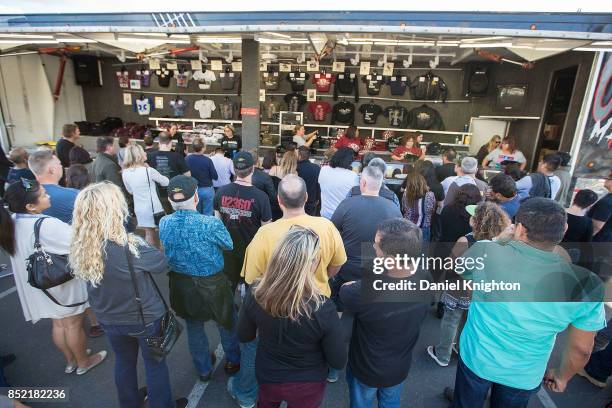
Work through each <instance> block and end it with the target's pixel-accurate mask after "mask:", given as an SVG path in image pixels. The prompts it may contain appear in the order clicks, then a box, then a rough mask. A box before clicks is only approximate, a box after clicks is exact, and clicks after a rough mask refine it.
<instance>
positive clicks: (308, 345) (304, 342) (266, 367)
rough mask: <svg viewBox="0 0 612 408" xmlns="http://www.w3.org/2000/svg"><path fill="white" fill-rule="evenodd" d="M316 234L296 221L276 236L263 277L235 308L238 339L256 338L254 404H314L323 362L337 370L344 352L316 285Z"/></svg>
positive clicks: (334, 317)
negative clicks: (279, 235)
mask: <svg viewBox="0 0 612 408" xmlns="http://www.w3.org/2000/svg"><path fill="white" fill-rule="evenodd" d="M319 261H320V244H319V237H318V235H317V234H316V233H315V232H314V231H312V230H311V229H308V228H304V227H301V226H298V225H295V226H293V227H291V229H290V230H289V231H288V232H287V234H285V236H284V237H282V240H281V241H280V243H279V244H278V246H277V247H276V248H275V250H274V252H273V254H272V257H271V261H270V263H269V264H268V268H267V270H266V272H265V273H264V275H263V277H262V278H261V279H260V280H259V281H256V282H255V283H254V285H253V287H252V288H253V289H252V293H248V294H247V297H246V299H245V303H244V305H243V307H242V309H241V311H240V318H239V322H238V337H239V338H240V341H241V342H245V343H247V342H250V341H253V340H254V339H255V337H256V336H258V337H259V343H258V345H257V359H256V365H255V370H256V376H257V382H258V384H259V393H258V396H257V398H258V401H257V405H258V406H261V407H269V406H278V405H279V404H280V403H281V402H282V401H286V402H287V405H288V406H290V407H291V406H293V405H294V404H295V403H297V402H299V406H301V407H304V408H306V407H312V408H314V407H318V406H320V404H321V401H322V400H323V395H324V392H325V383H326V381H325V379H326V377H327V371H328V366H329V367H332V368H334V369H341V368H342V367H343V366H344V364H345V363H346V350H345V348H344V344H343V336H342V331H341V328H340V321H339V319H338V314H337V313H336V307H335V306H334V303H333V302H332V301H331V300H330V299H329V298H327V297H325V296H324V295H323V294H322V293H321V291H320V289H319V288H318V286H317V283H316V280H315V271H316V269H317V267H318V265H319Z"/></svg>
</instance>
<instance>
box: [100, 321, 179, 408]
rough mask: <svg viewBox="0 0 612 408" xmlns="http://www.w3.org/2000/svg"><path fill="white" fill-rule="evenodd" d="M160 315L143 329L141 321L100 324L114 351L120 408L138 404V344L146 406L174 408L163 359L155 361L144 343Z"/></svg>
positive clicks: (155, 326) (157, 327) (137, 407)
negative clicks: (145, 382) (145, 387)
mask: <svg viewBox="0 0 612 408" xmlns="http://www.w3.org/2000/svg"><path fill="white" fill-rule="evenodd" d="M160 325H161V319H159V320H156V321H155V322H152V323H150V324H148V325H147V328H146V331H145V333H143V334H140V332H141V331H142V325H140V324H136V325H108V324H102V328H103V329H104V332H105V333H106V336H107V337H108V341H109V343H110V345H111V347H112V348H113V351H114V352H115V386H116V387H117V394H118V395H119V406H120V407H121V408H140V406H141V404H142V394H140V393H139V392H138V376H137V370H136V363H137V362H138V348H139V347H140V349H141V354H142V359H143V360H144V366H145V375H146V378H147V392H148V397H149V398H148V405H147V407H148V408H173V407H174V400H173V398H172V390H171V389H170V375H169V374H168V366H167V365H166V360H162V361H161V362H157V361H156V360H155V359H154V358H153V356H152V355H151V353H150V352H149V349H148V348H147V345H146V344H145V341H144V339H145V337H147V336H151V335H153V334H156V333H158V331H159V329H160Z"/></svg>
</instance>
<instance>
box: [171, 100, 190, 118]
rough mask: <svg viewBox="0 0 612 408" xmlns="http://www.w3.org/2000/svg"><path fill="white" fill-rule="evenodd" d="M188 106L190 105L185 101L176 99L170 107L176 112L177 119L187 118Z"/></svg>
mask: <svg viewBox="0 0 612 408" xmlns="http://www.w3.org/2000/svg"><path fill="white" fill-rule="evenodd" d="M188 104H189V103H188V102H187V101H186V100H183V99H174V100H172V101H170V106H171V107H172V109H173V110H174V116H175V117H177V118H182V117H183V116H185V109H187V105H188Z"/></svg>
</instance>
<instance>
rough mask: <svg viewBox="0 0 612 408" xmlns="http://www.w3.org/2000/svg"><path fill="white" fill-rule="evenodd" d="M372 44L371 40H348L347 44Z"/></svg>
mask: <svg viewBox="0 0 612 408" xmlns="http://www.w3.org/2000/svg"><path fill="white" fill-rule="evenodd" d="M372 44H374V43H373V42H372V41H353V40H349V45H372Z"/></svg>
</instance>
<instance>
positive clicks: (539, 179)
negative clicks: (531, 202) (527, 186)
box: [529, 173, 552, 198]
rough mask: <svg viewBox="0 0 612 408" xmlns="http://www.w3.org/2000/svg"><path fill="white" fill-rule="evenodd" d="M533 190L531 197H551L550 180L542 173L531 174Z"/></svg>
mask: <svg viewBox="0 0 612 408" xmlns="http://www.w3.org/2000/svg"><path fill="white" fill-rule="evenodd" d="M529 177H531V190H529V197H530V198H531V197H544V198H552V197H551V191H552V188H551V183H550V178H549V177H547V176H545V175H543V174H542V173H531V174H530V175H529Z"/></svg>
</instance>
